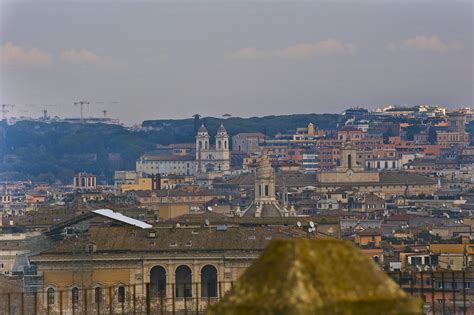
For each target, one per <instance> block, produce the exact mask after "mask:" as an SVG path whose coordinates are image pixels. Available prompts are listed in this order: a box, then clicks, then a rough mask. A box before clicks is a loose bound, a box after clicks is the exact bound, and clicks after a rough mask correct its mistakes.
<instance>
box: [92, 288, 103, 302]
mask: <svg viewBox="0 0 474 315" xmlns="http://www.w3.org/2000/svg"><path fill="white" fill-rule="evenodd" d="M102 300H103V293H102V288H101V287H96V288H95V289H94V302H95V304H100V303H102Z"/></svg>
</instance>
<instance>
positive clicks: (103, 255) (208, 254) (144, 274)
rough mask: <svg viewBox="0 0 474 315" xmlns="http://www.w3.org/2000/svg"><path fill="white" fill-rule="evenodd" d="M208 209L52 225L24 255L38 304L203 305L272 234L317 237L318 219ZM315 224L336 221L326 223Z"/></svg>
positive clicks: (222, 289)
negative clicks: (43, 247)
mask: <svg viewBox="0 0 474 315" xmlns="http://www.w3.org/2000/svg"><path fill="white" fill-rule="evenodd" d="M215 216H216V215H215V214H214V215H211V216H207V217H204V216H198V218H196V219H195V220H190V219H189V218H188V217H185V218H183V220H181V221H179V220H178V221H174V222H170V223H166V222H165V223H162V224H160V225H157V226H155V227H154V228H151V229H141V228H137V227H132V226H122V227H117V226H100V227H90V228H89V230H88V231H87V232H86V233H83V234H79V235H70V236H67V234H65V233H64V232H63V228H64V226H63V227H62V228H58V229H57V230H52V231H51V233H52V237H53V238H54V237H57V236H60V235H63V237H64V239H63V240H61V241H60V242H56V243H55V244H54V246H53V247H52V248H51V249H49V250H47V251H44V252H42V253H41V254H38V255H34V256H31V257H30V262H31V263H33V264H35V265H36V266H37V268H38V275H40V276H41V277H42V280H43V281H42V287H41V288H40V290H39V292H40V294H39V296H38V300H39V303H41V305H42V306H43V309H44V308H47V309H48V310H49V311H50V312H51V313H54V312H58V311H59V310H60V309H61V310H62V311H64V312H66V313H70V312H71V310H72V308H73V307H75V310H76V311H78V313H79V311H84V305H87V307H88V310H90V311H92V310H94V313H95V312H96V310H97V308H100V310H101V311H102V312H104V311H107V312H108V311H109V308H108V305H109V302H111V303H110V305H112V307H113V308H114V309H117V308H119V309H120V307H121V306H120V304H122V307H124V312H125V313H127V312H128V311H129V310H130V308H129V307H130V306H131V299H132V296H133V297H134V298H135V297H136V300H137V301H143V296H144V295H145V294H146V293H147V292H148V293H150V294H151V295H152V296H153V297H154V298H153V299H152V301H151V305H156V304H157V303H158V301H160V300H159V297H160V296H161V297H162V301H163V303H164V306H163V307H164V309H165V310H168V311H171V310H172V309H176V310H179V309H181V310H182V309H183V308H184V304H185V303H189V304H188V307H192V309H196V308H197V309H199V308H200V307H202V309H205V308H206V306H207V303H209V302H211V303H212V302H214V301H215V299H216V298H217V297H218V296H219V297H220V296H222V295H223V294H224V292H226V291H227V290H229V289H230V288H231V286H232V284H233V283H234V282H235V281H236V280H237V279H238V278H239V276H240V275H241V274H242V273H243V271H244V270H245V269H246V268H247V267H248V266H250V264H251V263H252V262H253V261H254V260H255V259H256V258H257V257H258V256H259V255H260V253H261V251H262V250H263V249H264V248H265V247H266V246H267V244H268V243H269V242H270V241H271V240H272V239H291V238H319V237H322V236H320V235H321V234H319V225H318V224H317V225H316V231H315V232H312V233H308V232H307V229H308V227H309V225H308V223H307V222H304V221H303V222H304V224H303V226H302V227H297V225H296V224H295V223H294V222H293V221H294V220H293V221H291V224H288V223H289V222H282V221H281V220H282V219H283V218H280V219H279V220H280V221H278V222H277V221H275V222H273V223H272V222H269V221H268V219H266V220H261V221H259V220H258V219H252V220H250V219H239V218H235V219H234V220H230V221H229V223H228V224H223V223H221V222H222V220H226V219H225V217H221V219H216V217H215ZM205 218H207V219H206V220H205ZM238 220H242V222H240V221H238ZM209 221H211V222H209ZM213 222H214V223H213ZM239 222H240V223H239ZM77 223H78V222H71V225H73V224H77ZM322 225H327V226H331V227H332V228H334V229H337V227H338V224H337V223H336V224H334V222H333V223H330V224H329V223H324V224H323V223H322ZM322 230H327V229H322ZM84 301H87V303H86V302H84ZM122 302H124V303H122ZM79 305H82V306H79ZM142 305H143V304H142ZM190 305H192V306H190ZM104 306H105V308H104ZM80 307H82V309H80Z"/></svg>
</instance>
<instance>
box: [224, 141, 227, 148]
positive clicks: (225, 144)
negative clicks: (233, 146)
mask: <svg viewBox="0 0 474 315" xmlns="http://www.w3.org/2000/svg"><path fill="white" fill-rule="evenodd" d="M224 149H226V150H227V141H224Z"/></svg>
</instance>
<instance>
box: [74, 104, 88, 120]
mask: <svg viewBox="0 0 474 315" xmlns="http://www.w3.org/2000/svg"><path fill="white" fill-rule="evenodd" d="M78 105H79V106H80V107H81V121H82V120H84V105H89V102H86V101H80V102H74V106H78Z"/></svg>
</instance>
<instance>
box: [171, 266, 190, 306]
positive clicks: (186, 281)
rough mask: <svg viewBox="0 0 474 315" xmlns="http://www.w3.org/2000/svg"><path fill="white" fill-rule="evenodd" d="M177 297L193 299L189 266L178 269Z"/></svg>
mask: <svg viewBox="0 0 474 315" xmlns="http://www.w3.org/2000/svg"><path fill="white" fill-rule="evenodd" d="M175 280H176V297H177V298H183V297H192V296H193V294H192V289H193V288H192V274H191V269H190V268H189V267H188V266H185V265H181V266H179V267H178V268H176V279H175Z"/></svg>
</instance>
